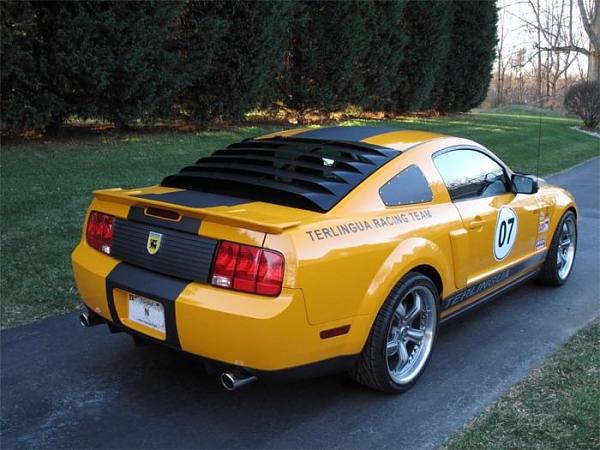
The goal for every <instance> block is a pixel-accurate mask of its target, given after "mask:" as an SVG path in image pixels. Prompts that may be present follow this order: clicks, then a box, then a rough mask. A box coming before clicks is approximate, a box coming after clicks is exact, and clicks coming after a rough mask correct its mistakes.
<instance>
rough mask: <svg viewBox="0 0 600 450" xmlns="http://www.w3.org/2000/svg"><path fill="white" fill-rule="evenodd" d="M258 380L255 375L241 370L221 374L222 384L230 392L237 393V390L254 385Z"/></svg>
mask: <svg viewBox="0 0 600 450" xmlns="http://www.w3.org/2000/svg"><path fill="white" fill-rule="evenodd" d="M256 380H257V378H256V377H255V376H254V375H251V374H249V373H248V372H246V371H244V370H241V369H238V370H235V369H234V370H230V371H228V372H223V373H222V374H221V384H222V385H223V387H224V388H225V389H227V390H228V391H235V390H236V389H239V388H241V387H243V386H246V385H247V384H250V383H253V382H255V381H256Z"/></svg>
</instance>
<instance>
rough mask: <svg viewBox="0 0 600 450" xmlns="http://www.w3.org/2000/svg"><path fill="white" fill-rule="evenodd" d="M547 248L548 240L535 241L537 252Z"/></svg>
mask: <svg viewBox="0 0 600 450" xmlns="http://www.w3.org/2000/svg"><path fill="white" fill-rule="evenodd" d="M545 247H546V239H538V240H537V241H535V251H538V250H543V249H544V248H545Z"/></svg>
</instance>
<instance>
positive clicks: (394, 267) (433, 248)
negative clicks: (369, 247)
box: [359, 237, 452, 320]
mask: <svg viewBox="0 0 600 450" xmlns="http://www.w3.org/2000/svg"><path fill="white" fill-rule="evenodd" d="M450 257H451V255H446V254H445V253H444V251H443V250H442V249H441V248H440V247H439V246H438V245H437V244H436V243H435V242H433V241H430V240H428V239H425V238H416V237H415V238H409V239H406V240H403V241H402V242H401V243H400V244H399V245H398V246H397V247H396V248H395V250H394V251H392V252H391V253H390V255H389V256H388V258H387V259H386V261H385V262H384V263H383V264H382V266H381V268H380V269H379V271H378V273H377V274H376V275H375V277H374V278H373V281H372V283H371V286H370V287H369V289H368V290H367V292H366V295H365V297H364V299H363V301H362V303H361V307H360V310H359V313H360V314H367V315H370V316H372V318H373V320H374V318H375V316H376V315H377V313H378V312H379V310H380V309H381V305H383V303H384V302H385V300H386V299H387V297H388V296H389V294H390V292H391V291H392V289H393V288H394V286H396V285H397V284H398V283H399V282H400V280H402V278H404V277H405V276H406V274H408V273H409V272H419V273H421V274H423V275H425V276H427V277H428V278H430V279H431V281H432V282H433V283H434V284H435V286H436V288H437V289H438V293H439V296H440V298H441V297H442V296H443V292H444V288H445V287H446V288H447V287H449V286H451V285H452V268H451V265H450V264H449V258H450Z"/></svg>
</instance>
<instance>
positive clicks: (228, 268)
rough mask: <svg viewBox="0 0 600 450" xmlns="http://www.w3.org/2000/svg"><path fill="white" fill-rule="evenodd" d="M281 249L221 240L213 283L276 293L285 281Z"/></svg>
mask: <svg viewBox="0 0 600 450" xmlns="http://www.w3.org/2000/svg"><path fill="white" fill-rule="evenodd" d="M283 267H284V260H283V255H281V253H277V252H274V251H272V250H266V249H262V248H258V247H253V246H250V245H243V244H235V243H233V242H226V241H221V242H220V243H219V247H218V248H217V254H216V256H215V262H214V265H213V272H212V276H211V283H212V284H213V285H214V286H219V287H223V288H229V289H235V290H237V291H244V292H252V293H255V294H260V295H269V296H272V297H275V296H277V295H279V293H280V292H281V285H282V284H283Z"/></svg>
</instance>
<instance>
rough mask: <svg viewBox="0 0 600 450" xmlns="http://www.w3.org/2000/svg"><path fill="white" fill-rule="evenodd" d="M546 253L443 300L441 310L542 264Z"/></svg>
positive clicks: (508, 268) (541, 253)
mask: <svg viewBox="0 0 600 450" xmlns="http://www.w3.org/2000/svg"><path fill="white" fill-rule="evenodd" d="M546 253H547V252H545V251H544V252H540V253H538V254H536V255H534V256H532V257H531V258H529V259H526V260H525V261H522V262H520V263H518V264H514V265H512V266H510V267H507V268H506V269H503V270H501V271H500V272H498V273H495V274H494V275H492V276H490V277H487V278H485V279H484V280H482V281H479V282H478V283H475V284H472V285H471V286H467V287H466V288H464V289H461V290H460V291H457V292H455V293H454V294H452V295H450V296H449V297H446V298H445V299H443V300H442V302H441V303H442V304H441V306H442V307H441V310H442V311H445V310H446V309H448V308H451V307H453V306H455V305H458V304H459V303H462V302H465V301H467V300H469V299H471V298H473V297H474V296H476V295H479V294H481V293H482V292H484V291H487V290H489V289H491V288H493V287H494V286H496V285H497V284H498V283H501V282H503V281H505V280H508V279H509V278H511V277H513V276H515V275H517V274H519V273H521V272H523V271H525V270H527V269H529V268H531V267H534V266H536V265H538V264H540V263H541V262H543V261H544V259H545V258H546Z"/></svg>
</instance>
